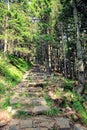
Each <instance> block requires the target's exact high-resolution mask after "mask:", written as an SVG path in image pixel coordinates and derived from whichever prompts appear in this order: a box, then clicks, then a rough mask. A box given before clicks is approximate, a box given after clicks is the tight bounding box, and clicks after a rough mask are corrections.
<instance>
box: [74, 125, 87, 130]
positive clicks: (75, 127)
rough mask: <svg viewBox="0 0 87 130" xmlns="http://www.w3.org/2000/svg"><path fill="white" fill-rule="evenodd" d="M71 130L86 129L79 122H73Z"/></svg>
mask: <svg viewBox="0 0 87 130" xmlns="http://www.w3.org/2000/svg"><path fill="white" fill-rule="evenodd" d="M73 130H87V128H85V127H83V126H81V125H80V124H75V125H74V128H73Z"/></svg>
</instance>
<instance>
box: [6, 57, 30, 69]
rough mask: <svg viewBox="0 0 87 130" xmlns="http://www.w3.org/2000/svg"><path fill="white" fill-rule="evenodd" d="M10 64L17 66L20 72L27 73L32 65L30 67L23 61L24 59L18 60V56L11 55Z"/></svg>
mask: <svg viewBox="0 0 87 130" xmlns="http://www.w3.org/2000/svg"><path fill="white" fill-rule="evenodd" d="M8 58H9V62H10V63H11V64H12V65H14V66H16V67H17V68H18V69H19V70H20V71H22V72H25V70H27V69H28V68H29V67H31V65H32V64H31V63H29V65H28V64H27V63H26V62H25V61H24V60H23V59H22V58H17V57H16V56H13V55H9V56H8Z"/></svg>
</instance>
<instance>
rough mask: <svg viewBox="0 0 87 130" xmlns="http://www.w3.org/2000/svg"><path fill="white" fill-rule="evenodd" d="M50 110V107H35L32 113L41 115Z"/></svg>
mask: <svg viewBox="0 0 87 130" xmlns="http://www.w3.org/2000/svg"><path fill="white" fill-rule="evenodd" d="M48 110H50V108H49V107H48V106H35V107H34V108H33V109H32V113H34V114H40V113H43V112H46V111H48Z"/></svg>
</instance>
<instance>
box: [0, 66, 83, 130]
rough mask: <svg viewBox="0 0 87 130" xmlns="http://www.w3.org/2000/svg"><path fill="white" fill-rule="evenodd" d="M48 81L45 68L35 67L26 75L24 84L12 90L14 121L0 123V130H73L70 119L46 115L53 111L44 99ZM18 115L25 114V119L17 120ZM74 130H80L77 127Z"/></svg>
mask: <svg viewBox="0 0 87 130" xmlns="http://www.w3.org/2000/svg"><path fill="white" fill-rule="evenodd" d="M46 80H47V76H46V73H45V72H44V68H43V67H42V68H40V67H39V66H34V67H32V69H31V70H30V71H27V72H26V73H25V75H24V77H23V80H22V82H21V83H20V84H18V85H17V86H16V87H15V88H12V90H11V91H13V92H14V95H13V96H12V97H11V99H10V106H9V107H8V111H9V112H10V114H11V115H12V117H13V119H10V120H8V122H6V120H2V122H1V121H0V130H72V129H71V127H70V120H69V119H68V118H64V117H54V118H53V117H49V116H45V115H44V112H47V111H49V110H50V109H51V108H50V107H49V106H48V105H47V102H46V100H45V99H44V97H43V88H44V84H45V83H46ZM18 113H24V114H25V115H24V118H23V119H21V118H17V117H16V118H15V115H17V114H18ZM28 115H30V118H29V116H28ZM73 130H79V129H77V126H76V127H75V128H73ZM81 130H85V129H81Z"/></svg>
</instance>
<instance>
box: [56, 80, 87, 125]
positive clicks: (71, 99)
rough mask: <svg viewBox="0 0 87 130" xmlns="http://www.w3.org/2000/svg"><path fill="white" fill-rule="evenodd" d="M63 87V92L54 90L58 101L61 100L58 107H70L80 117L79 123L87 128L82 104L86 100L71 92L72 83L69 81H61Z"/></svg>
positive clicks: (86, 112) (84, 109) (85, 112)
mask: <svg viewBox="0 0 87 130" xmlns="http://www.w3.org/2000/svg"><path fill="white" fill-rule="evenodd" d="M63 81H64V82H63V85H62V86H61V87H62V88H63V91H60V90H55V93H56V95H57V97H58V99H60V100H61V103H60V104H59V106H60V107H62V108H63V107H65V108H66V107H71V108H72V109H74V110H75V111H76V113H78V115H79V117H80V119H79V120H80V121H81V122H82V123H83V124H85V125H86V126H87V111H86V108H85V107H84V105H83V104H84V103H85V102H86V100H85V99H84V98H83V97H82V96H81V95H78V94H77V93H75V92H73V88H74V87H75V86H74V82H75V81H72V80H69V79H65V78H64V79H63Z"/></svg>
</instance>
